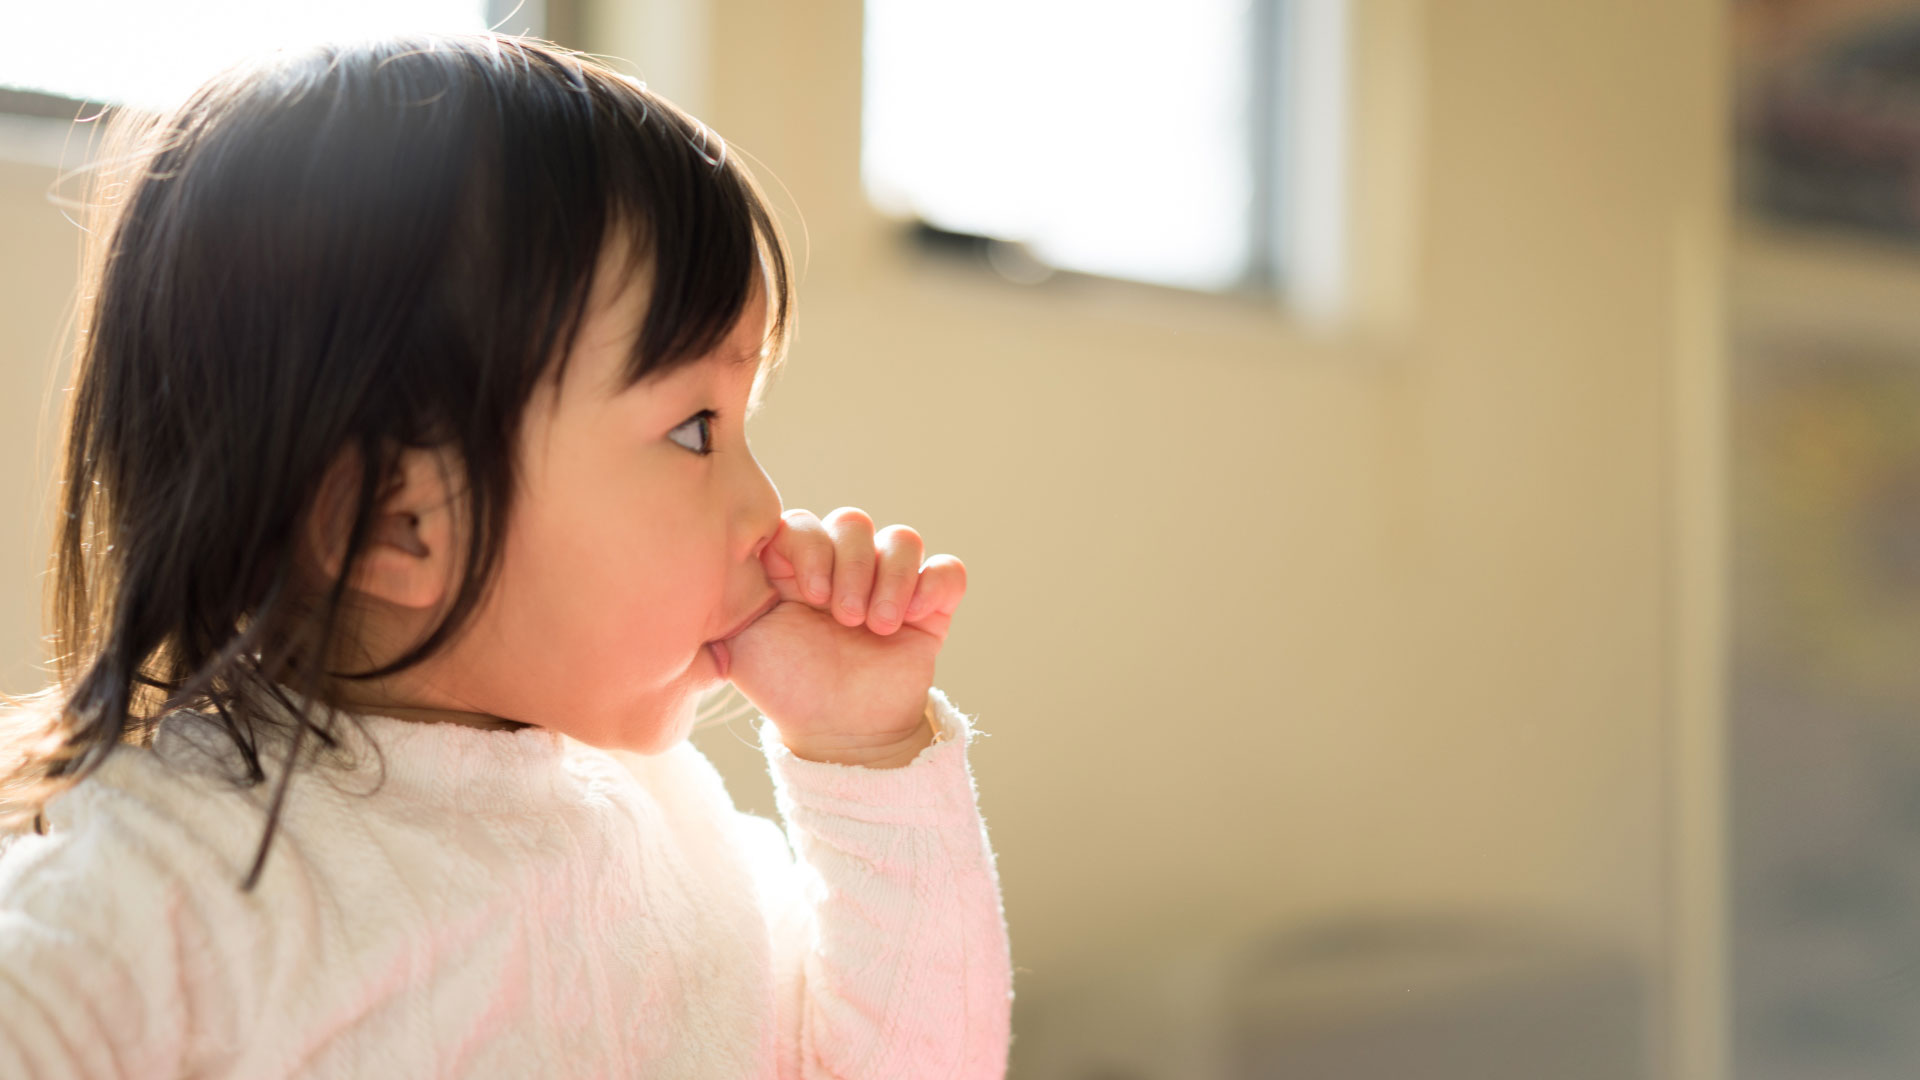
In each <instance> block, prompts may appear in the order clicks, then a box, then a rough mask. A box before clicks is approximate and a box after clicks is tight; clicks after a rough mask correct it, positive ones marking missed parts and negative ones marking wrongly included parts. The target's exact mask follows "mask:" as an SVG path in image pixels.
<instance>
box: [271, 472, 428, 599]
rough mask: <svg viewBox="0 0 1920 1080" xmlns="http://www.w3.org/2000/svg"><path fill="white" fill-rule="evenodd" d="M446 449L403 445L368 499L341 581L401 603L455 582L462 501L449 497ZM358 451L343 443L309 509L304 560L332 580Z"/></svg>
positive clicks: (356, 483) (348, 519) (348, 516)
mask: <svg viewBox="0 0 1920 1080" xmlns="http://www.w3.org/2000/svg"><path fill="white" fill-rule="evenodd" d="M452 465H453V462H452V459H451V456H450V455H448V454H447V453H445V452H444V451H440V450H426V449H417V448H413V447H408V448H406V449H404V450H402V451H401V452H400V457H399V461H398V462H397V465H396V469H395V472H394V475H393V476H391V477H390V478H389V480H388V482H387V486H386V488H385V489H384V490H383V491H382V492H381V494H380V497H379V498H378V499H377V500H376V501H375V504H374V507H373V510H372V520H370V521H369V522H368V523H367V537H366V541H365V543H364V544H363V545H362V546H361V549H360V558H359V560H358V561H357V562H356V564H355V565H354V568H353V576H352V577H351V578H350V579H348V581H347V588H348V589H349V590H351V591H353V592H357V593H361V594H363V595H364V596H366V597H369V598H372V599H376V600H382V601H385V602H387V603H389V604H395V605H398V606H400V607H407V608H431V607H434V606H436V605H438V604H439V603H440V602H441V600H442V599H443V598H444V597H446V596H447V594H448V592H449V591H450V589H451V588H452V585H453V582H454V572H455V569H456V566H457V563H458V556H459V552H457V551H456V550H455V548H454V544H455V540H456V538H457V537H458V535H459V533H460V529H459V528H458V515H459V514H460V513H461V512H462V506H461V504H459V503H458V502H457V501H456V500H455V499H454V497H453V496H454V491H453V486H452V478H453V476H454V470H453V468H452ZM361 467H362V466H361V457H360V453H359V450H358V449H357V448H353V447H349V448H348V449H347V450H345V451H343V452H342V453H341V454H340V456H339V457H338V458H337V459H335V461H334V463H333V465H332V466H330V467H329V468H328V470H327V475H326V476H325V477H324V478H323V479H322V480H321V483H320V490H319V492H318V493H317V495H316V496H315V498H314V503H313V508H312V510H311V511H310V513H309V514H308V518H307V526H306V535H305V538H304V539H305V541H306V546H307V550H308V561H309V562H310V563H311V564H312V565H313V567H314V568H315V569H316V570H318V572H319V574H320V576H321V580H322V582H323V583H324V584H325V585H327V586H331V585H332V584H333V582H334V580H335V579H337V578H338V577H339V576H340V570H341V565H342V564H343V563H344V562H345V560H346V551H347V538H348V534H349V533H350V532H351V531H352V529H353V510H354V504H355V502H356V498H357V496H358V494H359V487H360V470H361Z"/></svg>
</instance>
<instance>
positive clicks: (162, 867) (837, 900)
mask: <svg viewBox="0 0 1920 1080" xmlns="http://www.w3.org/2000/svg"><path fill="white" fill-rule="evenodd" d="M929 698H930V702H931V706H932V714H933V716H934V717H935V720H936V730H938V731H939V732H940V735H941V739H940V741H938V742H936V743H934V745H932V746H930V747H928V748H927V749H926V750H925V751H923V752H922V753H921V754H920V756H919V757H918V758H916V759H915V760H914V761H913V762H912V763H911V764H909V765H906V766H904V767H902V768H899V769H887V770H878V769H864V768H856V767H850V766H842V765H829V764H823V763H818V762H810V761H803V760H800V759H798V758H795V757H794V756H793V755H792V754H790V753H788V752H787V751H786V750H785V748H784V747H783V746H781V745H780V742H779V740H778V738H777V737H776V735H775V734H774V732H773V731H772V729H771V728H768V729H767V730H766V735H765V738H764V739H763V743H764V748H765V750H766V754H767V760H768V765H769V768H770V769H771V770H772V773H773V778H774V782H775V787H776V792H777V794H778V800H779V807H780V812H781V815H782V816H783V817H784V818H785V819H786V835H785V836H782V834H781V830H780V828H779V826H777V825H775V824H774V823H773V822H771V821H768V820H766V819H765V818H760V817H755V816H752V815H747V814H743V813H741V812H739V811H738V810H736V809H735V808H734V805H733V802H732V800H731V799H730V798H729V797H728V795H727V792H726V789H725V787H724V786H723V785H722V783H721V780H720V776H719V774H718V773H717V772H715V771H714V769H713V766H712V765H711V764H710V763H709V762H708V761H707V759H706V758H705V756H703V755H702V754H701V753H700V751H699V750H698V749H696V748H695V747H694V746H693V745H692V744H690V743H685V742H683V743H681V744H680V745H678V746H676V747H674V748H673V749H672V750H670V751H668V752H666V753H663V754H660V755H656V756H652V757H643V756H640V755H636V754H628V753H624V752H617V751H616V752H607V751H601V750H596V749H593V748H591V747H587V746H584V745H582V744H580V743H578V742H575V741H573V740H571V739H568V738H566V737H564V736H561V735H559V734H557V733H555V732H552V731H548V730H545V729H541V728H529V729H525V730H521V731H512V732H505V731H485V730H480V729H475V728H468V727H463V726H459V725H453V724H423V723H412V722H406V721H400V720H394V719H390V718H385V717H366V718H365V721H366V726H367V732H368V734H369V735H370V736H371V737H372V738H373V739H374V741H375V742H376V743H377V744H378V747H379V749H380V751H381V756H382V757H383V758H384V772H385V782H384V783H383V784H380V785H379V786H378V787H377V788H376V787H375V784H376V782H377V781H378V780H379V776H380V766H379V764H378V763H377V762H376V761H375V759H373V758H372V757H371V756H370V755H364V754H363V755H362V757H363V759H364V760H363V761H362V763H361V765H359V766H357V767H356V768H354V769H352V770H348V771H344V772H341V771H335V772H329V773H316V772H313V771H312V770H301V771H297V772H296V773H295V775H294V778H293V781H292V784H291V787H290V788H289V791H288V794H287V801H286V805H285V807H284V809H283V812H282V817H281V822H280V826H279V833H278V835H277V836H276V837H275V839H274V842H273V849H272V851H271V852H270V854H269V855H268V857H267V862H266V867H265V870H264V872H263V874H262V876H261V880H260V882H259V884H258V885H257V886H256V887H255V889H254V891H253V892H251V893H243V892H241V891H240V889H239V884H240V882H241V881H242V880H243V879H244V877H245V875H246V872H247V870H248V868H249V867H250V866H251V865H252V860H253V855H254V852H255V849H256V847H257V845H258V842H259V838H260V830H261V826H262V823H263V820H264V814H265V806H266V801H267V799H268V798H269V797H270V795H271V792H272V784H271V783H270V782H269V783H267V784H262V785H260V786H258V787H255V788H253V789H250V790H244V791H236V790H234V789H232V788H231V787H229V786H227V785H225V784H224V783H223V782H221V781H220V780H218V779H215V778H213V777H212V776H210V775H208V773H209V771H210V770H211V769H212V768H215V767H217V766H216V765H215V763H216V762H218V761H223V760H224V761H231V760H232V758H231V757H229V755H232V754H233V750H232V747H231V745H230V743H228V742H227V740H226V739H225V737H224V736H223V735H219V734H218V733H217V732H215V731H214V729H213V728H212V727H211V726H210V725H209V724H208V723H207V722H206V721H205V720H204V719H200V718H195V717H193V716H192V715H191V714H180V715H176V716H170V717H168V718H167V719H166V720H165V721H163V722H162V724H161V727H160V731H159V733H158V735H157V737H156V739H155V742H154V745H153V747H152V748H137V747H128V746H123V747H120V748H118V749H116V750H115V752H114V753H113V755H112V756H111V757H109V758H108V759H107V761H106V762H105V764H104V765H103V766H102V767H101V769H100V770H99V771H98V772H97V773H95V774H94V775H93V776H92V777H90V778H88V779H87V780H86V781H83V782H82V783H81V784H79V785H78V786H76V787H75V788H73V789H72V790H70V791H68V792H66V793H64V794H62V795H60V796H58V797H57V798H55V799H54V800H53V801H52V802H50V803H49V805H48V813H47V817H48V824H49V831H48V833H47V834H46V835H44V836H37V835H31V834H29V835H23V836H20V837H18V838H17V839H15V840H14V841H13V842H12V843H11V844H10V845H9V846H8V847H7V849H6V851H5V854H4V856H0V1076H5V1077H21V1078H27V1077H68V1076H79V1077H172V1076H196V1077H244V1078H248V1080H253V1078H263V1077H283V1076H301V1077H399V1076H405V1077H451V1076H478V1077H496V1076H497V1077H520V1076H582V1077H584V1076H593V1077H612V1076H644V1077H662V1078H664V1077H714V1078H728V1080H732V1078H738V1077H779V1078H789V1077H791V1078H815V1077H822V1078H824V1077H835V1078H843V1080H852V1078H865V1077H913V1078H916V1080H935V1078H956V1080H959V1078H965V1080H973V1078H977V1077H1000V1076H1002V1075H1004V1072H1005V1068H1006V1056H1007V1049H1008V1014H1009V1008H1010V1001H1011V996H1012V993H1011V975H1010V967H1009V962H1008V946H1007V933H1006V923H1005V920H1004V917H1003V915H1002V911H1001V906H1000V892H999V883H998V878H997V876H996V874H995V870H994V863H993V853H992V850H991V848H990V847H989V845H988V843H987V837H986V830H985V827H984V825H983V824H982V822H981V818H980V813H979V810H978V807H977V801H976V796H975V791H974V787H973V779H972V776H971V774H970V772H969V770H968V766H967V758H966V749H967V743H968V742H969V741H970V739H971V736H972V728H971V725H970V723H969V722H968V718H967V717H966V716H964V715H963V714H961V713H960V712H959V711H958V710H956V709H955V708H954V707H953V705H952V703H951V702H950V701H948V700H947V697H946V695H945V694H943V693H942V692H941V691H939V690H938V689H936V690H934V691H932V692H931V694H930V695H929ZM342 727H343V728H344V729H345V730H346V732H347V733H348V734H347V738H348V739H349V741H350V743H354V744H359V745H364V744H362V743H360V737H359V735H358V734H357V729H355V728H354V727H353V725H351V724H345V725H342ZM277 749H279V748H278V747H277V746H274V745H273V744H269V745H268V752H267V753H266V754H265V755H263V756H264V758H265V762H264V764H265V765H266V766H267V768H268V770H269V775H270V776H271V775H273V774H274V773H275V772H276V771H277V770H278V768H279V767H280V762H281V760H282V757H281V754H280V753H275V752H273V751H274V750H277ZM282 753H283V751H282ZM789 842H791V847H789ZM796 855H797V858H796Z"/></svg>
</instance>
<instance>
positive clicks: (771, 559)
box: [760, 509, 833, 607]
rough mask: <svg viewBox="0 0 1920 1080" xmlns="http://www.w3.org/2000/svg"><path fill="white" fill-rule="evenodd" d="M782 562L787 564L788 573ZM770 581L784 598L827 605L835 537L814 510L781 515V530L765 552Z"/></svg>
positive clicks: (818, 605)
mask: <svg viewBox="0 0 1920 1080" xmlns="http://www.w3.org/2000/svg"><path fill="white" fill-rule="evenodd" d="M780 563H785V564H786V567H785V570H784V572H783V571H782V570H781V568H780ZM760 564H761V566H762V568H764V569H765V570H766V572H767V580H768V581H770V582H772V583H773V587H774V588H775V589H776V590H778V591H779V593H780V598H781V599H783V600H798V601H800V602H802V603H807V604H812V605H814V606H815V607H822V606H825V604H826V602H827V596H828V595H829V594H830V593H831V591H832V588H833V584H832V582H833V537H832V536H830V535H828V533H827V527H826V526H825V525H823V524H822V523H821V521H820V519H819V518H817V517H814V516H813V512H812V511H810V510H800V509H794V510H788V511H786V512H785V513H782V514H781V515H780V529H779V531H778V532H776V533H774V536H773V540H772V541H771V542H770V543H768V544H767V546H766V548H765V549H764V550H763V551H762V552H761V557H760Z"/></svg>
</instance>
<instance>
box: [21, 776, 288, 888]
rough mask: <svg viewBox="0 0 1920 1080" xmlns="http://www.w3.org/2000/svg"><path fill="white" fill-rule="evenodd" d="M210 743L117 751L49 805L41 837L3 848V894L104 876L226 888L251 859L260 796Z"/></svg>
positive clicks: (261, 810)
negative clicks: (56, 880) (35, 882)
mask: <svg viewBox="0 0 1920 1080" xmlns="http://www.w3.org/2000/svg"><path fill="white" fill-rule="evenodd" d="M237 760H238V759H237V755H236V756H235V757H234V758H232V759H227V758H224V757H221V756H220V755H219V754H218V751H217V748H215V747H213V746H212V745H211V744H205V743H194V742H186V743H181V742H175V743H173V744H171V745H168V744H157V745H156V746H155V747H143V746H134V745H119V746H115V747H114V748H113V750H112V751H111V752H110V753H108V754H107V756H106V757H105V758H104V759H102V761H101V762H100V764H99V765H98V766H97V767H96V768H95V769H94V770H93V771H92V772H90V773H89V774H88V775H87V776H86V777H84V778H83V779H81V780H80V781H79V782H78V783H76V784H75V785H74V786H73V787H71V788H69V789H67V790H65V791H63V792H61V793H60V794H58V795H56V796H54V797H53V798H52V799H50V800H49V801H48V802H47V805H46V812H45V820H46V832H45V833H44V834H35V833H31V832H28V833H23V834H18V835H15V836H13V837H12V838H10V840H9V841H8V842H7V843H6V844H5V846H4V847H0V897H7V896H13V895H15V894H17V892H18V891H19V890H20V889H21V888H22V887H24V885H25V883H26V882H27V880H28V879H34V878H42V877H47V876H48V875H50V874H53V873H54V871H55V869H56V868H60V870H61V872H59V873H58V874H55V875H54V876H58V877H61V878H70V877H74V876H89V877H91V876H94V875H106V876H110V877H111V878H113V879H116V880H122V879H135V878H153V879H162V878H164V879H166V880H167V881H168V883H169V888H174V889H177V888H178V887H179V886H180V884H181V883H188V884H191V883H194V882H204V884H205V885H206V886H208V887H218V888H226V889H232V888H234V887H235V886H236V885H237V884H238V882H240V881H241V880H242V879H243V878H244V875H245V874H246V872H247V870H248V869H249V867H250V865H251V861H252V855H253V850H254V848H255V847H256V846H257V844H258V842H259V838H260V831H261V829H262V828H263V826H264V823H265V797H266V793H265V792H264V791H259V790H251V789H249V788H247V787H246V786H244V785H243V784H241V783H239V782H238V781H239V777H240V775H241V774H240V773H239V772H238V771H237V770H236V769H234V768H233V766H235V765H236V764H237Z"/></svg>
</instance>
